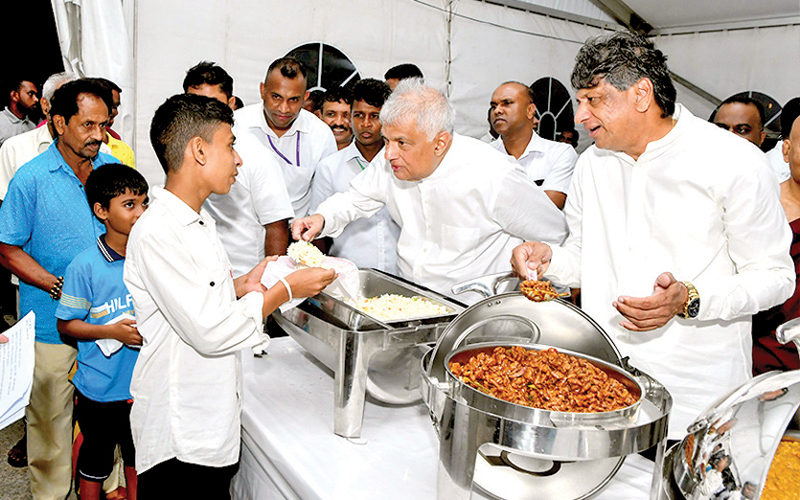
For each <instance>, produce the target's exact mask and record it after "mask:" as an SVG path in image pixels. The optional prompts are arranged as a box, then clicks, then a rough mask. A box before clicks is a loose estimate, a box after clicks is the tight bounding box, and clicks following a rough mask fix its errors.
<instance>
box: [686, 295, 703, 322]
mask: <svg viewBox="0 0 800 500" xmlns="http://www.w3.org/2000/svg"><path fill="white" fill-rule="evenodd" d="M699 313H700V299H694V300H693V301H691V302H689V305H688V306H687V307H686V316H688V317H689V318H696V317H697V315H698V314H699Z"/></svg>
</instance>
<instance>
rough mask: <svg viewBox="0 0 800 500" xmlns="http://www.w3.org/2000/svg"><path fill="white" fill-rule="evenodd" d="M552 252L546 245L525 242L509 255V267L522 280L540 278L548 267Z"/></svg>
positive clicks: (536, 242)
mask: <svg viewBox="0 0 800 500" xmlns="http://www.w3.org/2000/svg"><path fill="white" fill-rule="evenodd" d="M552 257H553V251H552V249H551V248H550V245H548V244H547V243H540V242H538V241H527V242H525V243H523V244H522V245H519V246H518V247H517V248H515V249H514V252H513V253H512V254H511V267H513V268H514V272H515V273H517V276H519V277H520V278H521V279H523V280H528V279H531V278H533V279H536V277H538V276H542V275H543V274H544V273H545V271H547V268H548V267H549V266H550V259H551V258H552Z"/></svg>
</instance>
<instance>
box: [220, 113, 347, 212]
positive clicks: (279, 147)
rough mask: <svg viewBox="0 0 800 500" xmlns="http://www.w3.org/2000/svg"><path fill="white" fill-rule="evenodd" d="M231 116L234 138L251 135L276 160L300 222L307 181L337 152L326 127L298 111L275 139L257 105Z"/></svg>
mask: <svg viewBox="0 0 800 500" xmlns="http://www.w3.org/2000/svg"><path fill="white" fill-rule="evenodd" d="M234 116H235V118H236V121H235V124H234V130H233V133H234V134H235V135H236V136H237V137H239V136H241V135H242V134H245V133H246V134H251V135H252V136H253V137H255V138H257V139H258V140H259V142H261V144H263V145H264V147H265V148H266V149H267V150H269V152H270V153H271V154H273V155H274V156H275V158H276V159H277V160H278V163H279V164H280V166H281V170H282V171H283V178H284V180H285V181H286V191H287V192H288V193H289V198H290V199H291V200H292V208H293V210H294V216H295V217H297V218H300V217H305V216H306V215H308V211H309V209H310V208H311V180H312V178H313V177H314V172H316V170H317V165H318V164H319V162H320V160H322V159H323V158H325V157H326V156H330V155H332V154H333V153H335V152H337V151H338V148H337V147H336V139H335V138H334V137H333V132H331V129H330V127H329V126H328V125H326V124H325V122H323V121H322V120H320V119H319V118H317V117H316V116H314V115H313V114H312V113H309V112H308V111H306V110H305V109H301V110H300V113H299V114H298V115H297V118H296V119H295V121H294V123H292V126H291V127H290V128H289V130H287V131H286V133H284V134H283V135H282V136H281V137H278V136H277V134H275V131H274V130H272V129H271V128H270V127H269V125H268V124H267V119H266V118H265V117H264V107H263V105H262V104H261V103H258V104H251V105H250V106H245V107H243V108H242V109H238V110H236V113H235V115H234ZM270 141H271V142H270ZM279 152H280V154H279ZM298 162H299V163H300V165H299V166H298Z"/></svg>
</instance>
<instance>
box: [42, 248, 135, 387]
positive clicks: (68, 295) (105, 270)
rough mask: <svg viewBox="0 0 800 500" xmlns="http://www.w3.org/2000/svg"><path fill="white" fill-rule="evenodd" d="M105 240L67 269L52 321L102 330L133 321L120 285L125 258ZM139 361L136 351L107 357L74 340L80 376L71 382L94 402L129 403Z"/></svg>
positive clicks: (128, 297)
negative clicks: (127, 318) (125, 319)
mask: <svg viewBox="0 0 800 500" xmlns="http://www.w3.org/2000/svg"><path fill="white" fill-rule="evenodd" d="M104 236H105V235H103V236H101V237H99V238H98V239H97V245H96V246H92V247H90V248H87V249H86V250H84V251H83V252H81V253H80V254H78V256H77V257H75V260H73V261H72V263H71V264H70V265H69V267H68V268H67V272H66V274H65V275H64V288H63V290H62V292H61V302H60V303H59V304H58V309H57V310H56V318H58V319H61V320H71V319H79V320H81V321H85V322H86V323H89V324H91V325H105V324H108V323H110V322H113V321H114V320H115V319H118V318H119V317H120V316H121V315H123V314H126V313H127V314H130V315H131V316H133V301H132V299H131V295H130V294H129V293H128V288H127V287H126V286H125V283H124V282H123V281H122V271H123V268H124V266H125V258H124V257H122V256H120V255H119V254H117V253H116V252H115V251H114V250H112V249H111V248H110V247H109V246H108V245H106V243H105V237H104ZM138 356H139V351H138V350H136V349H132V348H130V347H128V346H126V345H124V346H123V347H122V348H121V349H120V350H118V351H117V352H115V353H113V354H112V355H111V356H110V357H106V355H105V354H103V352H102V351H101V350H100V347H98V346H97V343H96V342H95V341H94V340H78V371H77V372H75V376H74V377H73V378H72V383H73V384H74V385H75V387H76V388H77V389H78V390H79V391H80V392H81V394H83V395H84V396H86V397H87V398H89V399H91V400H92V401H98V402H101V403H106V402H111V401H125V400H128V399H130V398H131V393H130V387H131V376H132V375H133V366H134V365H135V364H136V358H137V357H138Z"/></svg>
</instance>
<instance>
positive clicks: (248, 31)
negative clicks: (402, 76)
mask: <svg viewBox="0 0 800 500" xmlns="http://www.w3.org/2000/svg"><path fill="white" fill-rule="evenodd" d="M434 1H437V0H434ZM437 4H438V1H437ZM136 29H137V33H138V44H137V109H136V111H137V136H136V153H137V162H138V165H139V167H140V169H141V171H142V173H143V174H144V175H145V176H146V177H147V179H148V180H149V181H150V182H151V183H161V182H163V171H162V170H161V167H160V166H159V165H158V162H157V160H156V158H155V154H154V153H153V150H152V148H151V147H150V143H149V136H148V129H149V126H150V119H151V118H152V116H153V112H154V111H155V109H156V108H157V107H158V106H159V105H160V104H161V103H162V102H163V101H164V100H165V99H166V98H167V97H169V96H170V95H173V94H175V93H178V92H181V91H182V88H181V83H182V82H183V77H184V75H185V72H186V70H187V69H188V68H190V67H191V66H193V65H194V64H196V63H197V62H199V61H201V60H211V61H216V62H217V63H218V64H220V65H221V66H223V67H224V68H225V69H226V70H227V71H228V72H229V73H230V74H231V76H233V79H234V92H235V93H236V95H238V96H239V97H241V98H242V99H243V100H244V102H245V103H246V104H252V103H255V102H258V101H259V100H260V97H259V95H258V84H259V82H261V81H263V78H264V73H265V70H266V68H267V66H268V65H269V63H270V62H272V61H273V60H274V59H276V58H278V57H281V56H283V55H284V54H286V53H287V52H288V51H289V50H291V49H293V48H295V47H297V46H299V45H302V44H305V43H308V42H314V41H322V42H325V43H327V44H330V45H334V46H335V47H337V48H339V49H340V50H342V51H343V52H344V53H345V54H347V55H348V56H349V57H350V59H351V60H352V61H353V62H354V63H355V65H356V67H357V68H358V69H359V71H360V72H361V76H362V77H376V78H381V79H382V78H383V73H384V72H385V71H386V69H388V68H389V67H390V66H392V65H394V64H398V63H401V62H414V63H416V64H417V65H418V66H420V68H421V69H422V71H423V72H424V73H425V75H426V76H427V77H428V79H429V80H430V81H431V82H433V83H435V84H440V83H442V80H443V77H444V68H445V65H444V60H445V56H444V55H445V35H446V24H445V16H444V14H443V13H442V12H441V11H438V10H435V9H431V8H429V7H426V6H424V5H421V4H419V3H417V2H414V1H412V0H342V1H337V2H335V3H332V2H319V1H313V0H294V1H292V2H276V1H269V2H264V1H260V0H204V1H203V2H191V1H187V0H179V1H171V2H164V1H163V0H140V1H139V5H138V16H137V26H136Z"/></svg>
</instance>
